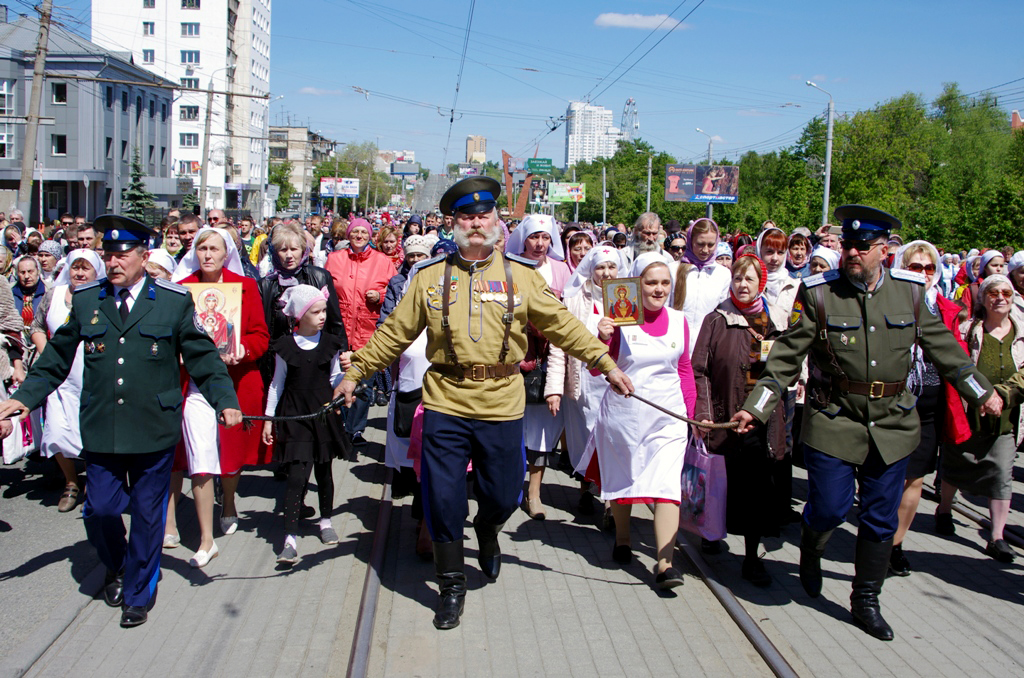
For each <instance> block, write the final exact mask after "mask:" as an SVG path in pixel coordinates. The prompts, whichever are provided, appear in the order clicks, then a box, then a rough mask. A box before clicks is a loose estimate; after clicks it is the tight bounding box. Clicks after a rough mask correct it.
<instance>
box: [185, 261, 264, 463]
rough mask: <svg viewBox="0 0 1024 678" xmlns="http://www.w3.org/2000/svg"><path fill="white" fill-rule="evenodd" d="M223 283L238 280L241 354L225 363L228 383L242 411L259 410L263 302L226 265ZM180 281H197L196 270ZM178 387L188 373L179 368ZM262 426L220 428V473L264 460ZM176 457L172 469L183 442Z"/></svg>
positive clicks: (249, 284)
mask: <svg viewBox="0 0 1024 678" xmlns="http://www.w3.org/2000/svg"><path fill="white" fill-rule="evenodd" d="M223 276H224V282H225V283H242V327H241V328H240V330H236V331H240V332H241V336H242V339H241V340H242V348H243V349H245V357H244V358H243V359H242V361H241V362H240V363H238V364H237V365H228V374H230V375H231V383H233V384H234V386H235V393H236V394H237V395H238V403H239V405H240V406H241V408H242V414H257V415H260V414H263V409H264V407H265V406H266V402H267V396H266V392H265V391H264V388H263V377H262V376H260V367H259V363H260V358H262V357H263V354H264V353H266V352H267V348H268V347H269V345H270V332H269V331H268V330H267V321H266V319H265V318H264V316H263V302H262V299H261V298H260V291H259V288H258V287H257V286H256V281H255V280H253V279H252V278H247V277H245V276H241V275H238V274H237V273H233V272H231V271H229V270H228V269H226V268H225V269H224V272H223ZM181 282H182V283H197V282H199V274H198V273H193V274H192V275H190V276H189V277H187V278H185V279H184V280H182V281H181ZM182 388H183V389H184V390H185V391H187V390H188V374H187V373H185V371H184V370H182ZM262 431H263V427H262V426H255V425H254V426H251V427H249V429H248V430H245V426H244V425H242V424H239V425H238V426H234V427H232V428H223V427H221V428H220V468H221V473H222V474H223V475H232V474H234V473H237V472H238V471H240V470H242V467H243V466H258V465H261V464H268V463H270V460H271V452H270V450H269V449H268V448H267V446H266V445H264V444H263V443H262V442H261V441H260V434H261V433H262ZM178 452H179V454H178V459H176V460H175V470H183V469H185V468H186V465H185V464H183V463H182V462H183V461H184V457H183V452H184V446H183V445H178Z"/></svg>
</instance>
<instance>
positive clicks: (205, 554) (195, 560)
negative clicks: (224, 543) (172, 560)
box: [188, 542, 220, 567]
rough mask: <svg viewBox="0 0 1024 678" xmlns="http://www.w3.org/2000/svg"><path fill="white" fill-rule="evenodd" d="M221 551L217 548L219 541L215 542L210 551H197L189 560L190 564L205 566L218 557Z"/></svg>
mask: <svg viewBox="0 0 1024 678" xmlns="http://www.w3.org/2000/svg"><path fill="white" fill-rule="evenodd" d="M219 553H220V549H219V548H217V542H213V546H212V547H210V550H209V551H201V550H200V551H196V554H195V555H194V556H192V559H191V560H189V561H188V564H189V565H191V566H192V567H205V566H206V565H207V563H209V562H210V561H211V560H213V559H214V558H216V557H217V555H218V554H219Z"/></svg>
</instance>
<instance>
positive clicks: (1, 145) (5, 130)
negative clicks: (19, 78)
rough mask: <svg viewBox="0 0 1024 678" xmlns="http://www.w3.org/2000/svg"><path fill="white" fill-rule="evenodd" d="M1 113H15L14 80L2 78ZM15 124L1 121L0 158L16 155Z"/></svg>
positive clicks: (0, 82)
mask: <svg viewBox="0 0 1024 678" xmlns="http://www.w3.org/2000/svg"><path fill="white" fill-rule="evenodd" d="M0 115H14V81H13V80H0ZM14 130H15V127H14V125H11V124H9V123H6V122H5V123H0V158H13V157H14Z"/></svg>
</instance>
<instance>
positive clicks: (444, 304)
mask: <svg viewBox="0 0 1024 678" xmlns="http://www.w3.org/2000/svg"><path fill="white" fill-rule="evenodd" d="M451 299H452V256H451V255H449V256H448V257H447V258H446V259H445V261H444V289H443V290H441V327H442V329H444V340H445V343H446V344H447V346H448V350H447V354H448V360H449V361H450V362H451V364H452V365H455V366H456V367H459V368H461V367H462V364H461V363H460V362H459V357H458V355H456V353H455V339H454V338H453V337H452V327H451V322H450V321H449V318H448V306H449V304H450V303H451Z"/></svg>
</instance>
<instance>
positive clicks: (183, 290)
mask: <svg viewBox="0 0 1024 678" xmlns="http://www.w3.org/2000/svg"><path fill="white" fill-rule="evenodd" d="M153 282H155V283H156V284H157V286H158V287H162V288H164V289H165V290H170V291H172V292H177V293H178V294H188V288H187V287H185V286H184V285H179V284H178V283H172V282H171V281H170V280H164V279H163V278H156V279H154V281H153Z"/></svg>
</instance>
